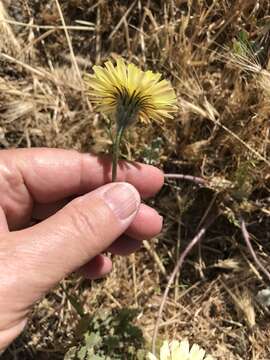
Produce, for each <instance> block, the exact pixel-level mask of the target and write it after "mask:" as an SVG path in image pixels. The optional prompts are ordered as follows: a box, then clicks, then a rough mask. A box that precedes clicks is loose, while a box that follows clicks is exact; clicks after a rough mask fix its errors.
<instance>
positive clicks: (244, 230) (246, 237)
mask: <svg viewBox="0 0 270 360" xmlns="http://www.w3.org/2000/svg"><path fill="white" fill-rule="evenodd" d="M241 230H242V235H243V238H244V240H245V242H246V244H247V247H248V250H249V252H250V255H251V256H252V257H253V260H254V262H255V263H256V265H257V266H258V268H259V269H260V270H261V271H262V272H263V273H264V275H265V276H266V277H267V279H268V280H269V282H270V273H269V271H268V270H267V269H266V268H265V267H264V266H263V264H262V263H261V262H260V260H259V259H258V257H257V255H256V253H255V251H254V249H253V247H252V245H251V242H250V237H249V233H248V231H247V227H246V223H245V220H243V219H241Z"/></svg>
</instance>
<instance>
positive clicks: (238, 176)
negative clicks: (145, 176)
mask: <svg viewBox="0 0 270 360" xmlns="http://www.w3.org/2000/svg"><path fill="white" fill-rule="evenodd" d="M269 17H270V5H269V1H267V0H262V1H260V2H259V1H255V0H248V1H241V0H236V1H226V0H217V1H210V0H209V1H207V0H204V1H199V0H198V1H183V0H166V1H158V0H155V1H154V0H148V1H146V0H145V1H143V0H134V1H120V0H118V1H112V0H111V1H108V0H107V1H106V0H104V1H91V0H89V1H82V0H72V1H65V0H62V1H60V2H58V1H55V0H47V1H43V0H42V1H38V2H36V1H32V0H20V1H18V0H17V1H15V0H5V1H3V0H2V1H0V52H1V54H0V146H1V147H2V148H8V147H35V146H49V147H66V148H75V149H78V150H80V151H95V152H107V151H109V150H110V147H111V141H110V138H109V136H108V131H107V120H106V119H105V118H103V117H102V116H100V115H96V113H95V112H94V111H93V110H92V107H91V104H90V103H89V101H88V99H87V98H86V96H85V95H84V94H85V93H84V88H83V83H82V80H81V79H82V74H83V73H84V72H85V71H91V66H92V65H93V64H94V63H99V62H101V63H102V61H103V60H105V59H107V58H108V57H111V56H115V55H116V54H121V55H122V56H124V57H125V58H126V59H127V60H129V61H133V62H134V63H136V64H139V65H140V66H142V67H143V68H151V69H153V70H156V71H160V72H162V74H163V75H164V76H166V77H168V78H170V79H171V80H172V83H173V85H174V87H175V89H176V91H177V95H178V99H179V112H178V114H177V115H176V117H175V120H174V121H172V122H167V123H166V124H165V125H164V126H162V127H158V126H149V127H147V128H145V127H144V126H143V125H140V124H137V125H136V126H135V127H134V128H133V129H132V130H131V131H130V132H129V133H128V134H127V136H126V139H127V141H126V143H125V144H124V145H123V148H122V151H123V155H124V156H126V157H128V158H129V159H137V160H141V161H145V162H151V163H154V164H155V165H157V166H160V167H162V168H164V170H165V171H166V172H170V173H179V174H186V175H192V176H196V177H201V178H203V179H204V180H205V181H206V185H205V186H198V185H196V184H193V183H192V182H188V181H185V180H179V181H177V182H176V181H173V180H169V179H168V180H167V183H166V185H165V187H164V189H163V190H162V191H161V193H160V194H159V195H158V196H157V197H156V199H155V200H153V201H152V203H153V204H154V206H156V207H157V208H158V209H159V211H160V212H161V213H162V214H163V215H164V216H165V228H164V231H163V234H162V235H161V236H160V237H159V239H154V240H153V241H152V242H151V243H150V244H148V245H146V244H145V246H144V247H143V248H142V250H141V251H140V252H139V253H138V254H136V255H134V256H131V257H129V258H126V259H120V258H115V259H114V260H115V266H114V270H113V272H112V274H111V275H110V276H109V277H108V278H106V279H105V280H102V281H98V282H95V283H91V284H90V285H89V284H87V283H85V282H83V281H78V280H76V279H69V280H65V281H64V282H63V287H66V288H67V289H68V291H69V292H70V293H71V294H73V295H75V296H77V297H78V298H79V299H81V301H82V303H83V304H84V307H85V310H86V311H89V312H90V313H95V311H96V310H97V309H100V308H101V309H104V310H106V309H112V308H116V309H117V308H121V307H131V308H134V307H135V308H138V309H139V310H140V315H139V316H138V319H137V324H138V325H139V326H140V328H141V329H142V330H143V332H144V336H145V339H146V341H147V342H148V344H150V343H151V339H152V336H153V329H154V325H155V321H156V316H157V312H158V307H159V305H160V302H161V297H162V292H163V290H164V289H165V287H166V284H167V282H168V277H169V275H170V273H171V271H172V270H173V268H174V265H175V263H176V261H177V259H178V258H179V253H180V252H181V251H182V250H183V248H184V246H185V245H186V244H187V243H188V242H189V241H190V240H191V239H192V238H193V237H194V235H196V232H197V231H198V229H199V227H200V222H201V220H202V217H203V215H204V214H205V211H206V209H207V208H208V206H209V204H210V203H211V201H213V199H214V209H213V210H212V211H214V212H217V211H219V212H220V216H219V217H218V219H217V220H216V221H215V223H214V224H213V225H212V226H211V227H210V228H209V230H208V232H207V234H206V236H205V237H204V239H203V241H202V244H201V247H200V249H199V251H196V250H194V251H193V252H192V254H190V255H189V256H188V259H187V261H186V263H185V264H184V267H183V268H182V271H181V274H180V275H179V274H178V276H177V278H176V280H175V281H174V288H173V289H172V290H171V292H170V293H169V299H168V301H167V305H166V306H165V310H164V312H163V316H162V323H161V328H160V331H159V335H160V339H161V338H168V339H172V338H183V337H188V338H189V340H190V341H191V342H196V343H199V344H200V345H201V346H203V347H204V348H205V349H207V350H208V352H209V353H211V354H212V355H214V356H216V358H217V359H224V360H225V359H226V360H235V359H244V360H249V359H252V360H255V359H256V360H259V359H260V360H266V359H268V358H269V356H270V355H269V354H270V345H269V340H268V339H269V335H270V330H269V326H268V323H269V312H268V310H267V309H263V308H261V307H260V306H259V305H258V304H257V302H256V300H255V298H256V294H257V292H258V291H259V290H260V289H262V288H264V287H266V286H267V284H266V283H265V280H266V279H264V277H263V274H260V273H259V270H258V269H256V266H255V264H254V263H253V258H252V257H251V256H250V254H249V252H248V249H247V247H246V245H245V243H244V241H243V238H242V234H241V229H240V217H244V218H245V220H246V223H247V227H248V231H249V232H250V236H251V240H252V243H253V246H254V249H255V252H256V254H257V257H258V258H259V259H260V261H261V262H262V263H263V266H265V267H266V268H267V267H269V256H270V246H269V241H267V240H269V238H270V233H269V229H270V217H269V215H270V211H269V208H270V206H269V186H270V175H269V168H270V156H269V154H270V134H269V132H270V130H269V129H270V127H269V116H270V97H269V95H270V72H269V69H268V62H269V43H270V40H269ZM3 19H5V21H3ZM243 30H244V31H246V32H247V34H248V38H249V41H250V43H252V45H253V47H254V50H252V51H248V52H247V53H244V54H241V56H239V54H238V55H235V54H233V47H234V45H233V44H235V41H236V39H237V36H238V35H239V33H240V32H241V31H243ZM77 319H78V316H77V315H76V312H75V311H74V309H73V308H72V306H71V305H70V302H69V301H68V299H67V297H66V295H65V292H64V291H63V288H58V289H56V290H55V291H54V292H52V293H51V294H49V295H48V297H47V298H46V299H45V300H44V301H43V302H41V303H40V304H39V305H38V306H37V307H36V308H35V310H34V312H33V316H32V320H31V323H30V325H29V327H28V330H27V331H26V333H25V334H24V335H23V336H22V337H21V338H20V339H19V340H18V341H17V342H16V343H15V344H13V345H12V346H11V347H10V350H9V351H8V352H7V353H6V355H5V358H6V359H20V360H21V359H62V358H63V353H64V352H65V351H66V349H67V348H68V346H69V345H70V343H71V342H72V340H73V335H74V327H75V324H76V321H77Z"/></svg>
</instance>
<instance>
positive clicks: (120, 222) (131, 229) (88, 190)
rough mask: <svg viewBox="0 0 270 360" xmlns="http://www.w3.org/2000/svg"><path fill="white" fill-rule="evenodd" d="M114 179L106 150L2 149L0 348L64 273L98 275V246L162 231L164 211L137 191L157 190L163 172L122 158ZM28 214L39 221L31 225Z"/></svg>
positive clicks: (130, 246) (122, 244)
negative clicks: (104, 154) (112, 180)
mask: <svg viewBox="0 0 270 360" xmlns="http://www.w3.org/2000/svg"><path fill="white" fill-rule="evenodd" d="M118 181H122V182H119V183H109V182H110V161H109V159H108V158H104V157H103V158H98V157H96V156H91V155H88V154H79V153H77V152H75V151H69V150H60V149H18V150H2V151H1V152H0V189H1V197H0V350H1V349H4V348H5V347H6V346H7V345H8V344H9V343H10V342H11V341H12V340H14V339H15V338H16V337H17V336H18V335H19V334H20V332H21V331H22V330H23V328H24V326H25V324H26V322H27V315H28V312H29V310H30V309H31V306H32V305H33V304H34V303H35V302H36V301H37V300H38V299H40V298H41V297H42V296H43V295H44V294H45V293H46V292H48V291H49V290H50V289H51V288H52V287H54V286H55V285H56V284H57V283H58V282H59V281H60V280H61V279H62V278H64V277H65V276H66V275H68V274H70V273H72V272H73V271H79V273H80V274H82V275H84V276H86V277H88V278H97V277H101V276H104V275H105V274H107V273H108V272H110V270H111V267H112V264H111V261H110V259H109V258H108V257H106V256H104V255H102V252H104V251H105V250H109V251H110V252H111V253H113V254H120V255H126V254H129V253H131V252H133V251H135V250H137V249H138V248H139V246H140V243H141V240H142V239H147V238H151V237H153V236H155V235H156V234H158V233H159V232H160V230H161V227H162V218H161V217H160V216H159V215H158V214H157V212H156V211H155V210H154V209H152V208H150V207H148V206H146V205H144V204H141V202H140V196H141V197H142V198H147V197H150V196H153V195H155V193H156V192H157V191H158V190H159V189H160V188H161V186H162V184H163V174H162V172H161V171H160V170H158V169H156V168H154V167H152V166H148V165H142V164H130V163H126V162H122V163H120V166H119V169H118ZM123 181H125V183H124V182H123ZM106 183H107V185H104V184H106ZM130 184H132V185H133V186H132V185H130ZM135 188H136V189H137V190H136V189H135ZM33 219H39V220H40V222H39V223H38V224H35V225H32V226H30V224H31V221H32V220H33Z"/></svg>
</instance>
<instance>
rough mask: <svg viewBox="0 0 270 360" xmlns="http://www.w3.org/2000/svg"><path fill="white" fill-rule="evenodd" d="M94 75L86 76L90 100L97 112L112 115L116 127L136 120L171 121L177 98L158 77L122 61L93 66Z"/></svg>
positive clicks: (159, 75)
mask: <svg viewBox="0 0 270 360" xmlns="http://www.w3.org/2000/svg"><path fill="white" fill-rule="evenodd" d="M93 70H94V74H92V75H86V78H85V80H86V84H87V86H89V88H90V89H89V95H90V97H91V100H92V101H93V102H95V103H96V104H97V105H98V106H99V110H100V111H102V112H104V113H105V114H107V115H109V116H113V117H114V118H115V119H116V121H117V122H118V126H125V127H126V126H128V125H130V124H131V123H133V122H134V121H135V120H136V119H137V118H140V119H141V120H143V121H149V120H150V119H152V120H156V121H163V120H164V118H172V115H171V113H172V112H173V111H175V110H176V96H175V92H174V90H173V88H172V87H171V84H170V82H169V81H167V80H160V79H161V74H158V73H153V72H152V71H142V70H141V69H139V68H138V67H137V66H136V65H134V64H128V65H126V64H125V62H124V60H123V59H122V58H118V59H117V60H116V65H115V66H114V65H113V63H112V62H111V61H107V62H106V63H105V67H102V66H94V67H93Z"/></svg>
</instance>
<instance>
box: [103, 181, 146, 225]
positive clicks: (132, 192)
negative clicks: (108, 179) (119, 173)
mask: <svg viewBox="0 0 270 360" xmlns="http://www.w3.org/2000/svg"><path fill="white" fill-rule="evenodd" d="M104 199H105V201H106V202H107V204H108V205H109V207H110V208H111V209H112V211H113V212H114V213H115V215H116V216H117V217H118V218H119V219H121V220H125V219H127V218H129V217H130V216H131V215H133V214H134V213H136V212H137V210H138V208H139V205H140V196H139V194H138V192H137V191H136V189H135V188H134V187H133V186H132V185H130V184H128V183H118V184H115V185H111V188H110V189H109V190H107V191H106V192H105V194H104Z"/></svg>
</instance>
